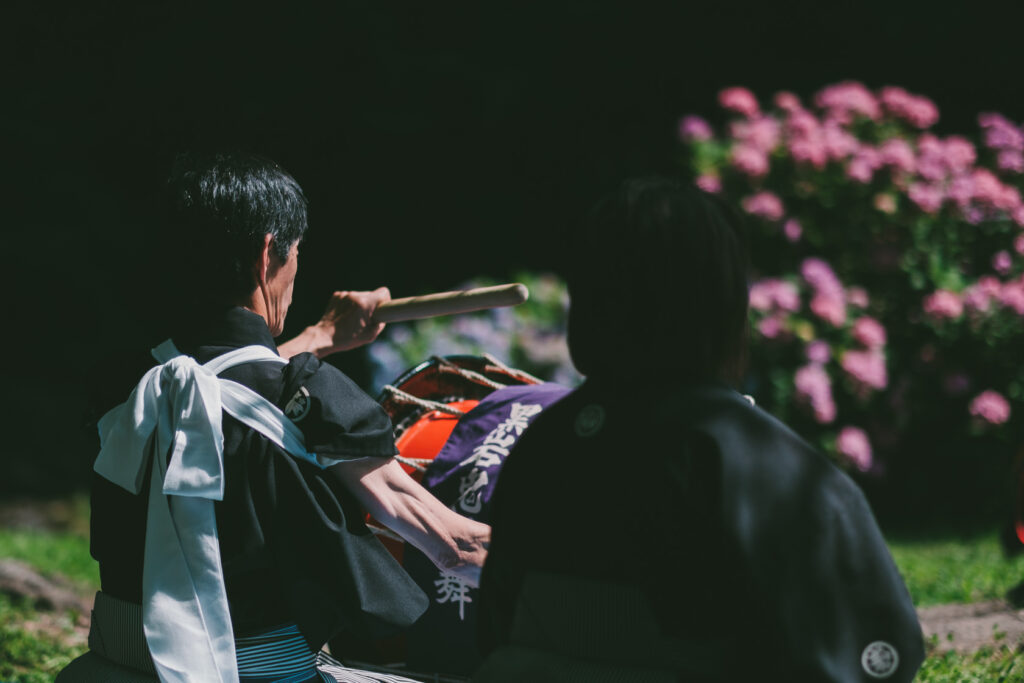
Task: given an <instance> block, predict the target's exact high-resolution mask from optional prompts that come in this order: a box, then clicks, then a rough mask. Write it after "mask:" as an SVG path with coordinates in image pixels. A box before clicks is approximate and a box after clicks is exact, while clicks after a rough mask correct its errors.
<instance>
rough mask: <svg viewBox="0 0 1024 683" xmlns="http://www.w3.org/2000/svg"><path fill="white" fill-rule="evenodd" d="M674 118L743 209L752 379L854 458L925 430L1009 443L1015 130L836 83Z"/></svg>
mask: <svg viewBox="0 0 1024 683" xmlns="http://www.w3.org/2000/svg"><path fill="white" fill-rule="evenodd" d="M719 104H720V105H721V107H722V109H723V110H724V116H723V117H722V118H723V120H724V125H723V126H721V127H720V129H719V130H718V131H716V130H715V129H714V128H713V127H712V126H711V125H710V124H709V123H708V122H707V121H706V120H705V119H703V118H700V117H697V116H686V117H684V118H682V119H681V121H680V123H679V135H680V138H681V140H682V143H683V145H684V149H685V151H686V156H685V158H686V163H687V164H689V165H690V166H691V170H692V171H693V172H694V175H695V177H696V183H697V185H698V186H699V187H701V188H702V189H704V190H705V191H707V192H711V193H717V194H721V195H724V196H725V197H726V198H728V199H729V200H730V201H731V202H732V203H734V204H735V205H737V206H738V207H740V209H741V210H742V211H743V212H745V213H746V214H748V215H749V218H750V220H749V223H750V234H751V260H752V264H753V267H754V279H753V281H752V284H751V290H750V302H751V327H752V344H751V347H752V358H751V369H752V371H751V376H750V378H749V380H748V381H749V385H750V386H749V390H750V391H751V392H752V393H753V394H754V395H755V396H756V397H757V398H758V399H759V400H760V401H761V402H762V403H763V404H766V407H768V409H769V410H772V411H773V412H775V413H776V414H778V415H780V416H781V417H782V418H783V419H785V420H787V421H789V422H791V423H794V425H795V426H796V427H797V429H798V431H800V432H801V433H802V434H804V435H806V436H809V437H811V438H812V439H813V440H817V441H818V444H819V445H820V446H821V447H822V448H824V449H825V450H826V451H828V452H830V453H832V454H834V455H835V456H836V457H837V458H838V459H840V460H841V461H843V462H845V463H847V464H848V465H849V466H850V467H852V468H856V469H858V470H862V471H869V470H874V471H876V472H877V471H881V470H882V468H883V465H884V462H883V461H884V460H885V458H884V457H882V458H880V457H879V455H881V454H882V453H886V454H892V453H896V452H898V451H900V450H901V449H904V450H905V449H906V448H907V447H908V444H910V443H912V442H913V439H914V438H915V433H919V432H920V431H921V430H928V429H931V430H940V431H942V430H945V431H946V432H949V433H956V434H959V435H963V436H968V437H969V436H971V435H981V434H983V433H987V434H988V435H989V436H990V437H992V436H995V437H998V438H1001V439H1004V440H1006V441H1008V442H1011V443H1015V444H1019V443H1020V441H1021V436H1022V434H1021V427H1020V423H1021V421H1022V420H1021V414H1022V413H1024V232H1022V227H1024V202H1022V200H1021V191H1020V188H1021V186H1022V179H1024V177H1022V173H1024V130H1022V128H1021V127H1020V126H1019V125H1017V124H1015V123H1013V122H1011V121H1009V120H1008V119H1007V118H1005V117H1004V116H1001V115H1000V114H995V113H984V114H980V115H979V116H978V124H979V127H980V130H979V131H978V134H976V135H974V136H973V137H966V136H962V135H947V136H943V135H938V134H936V133H935V132H933V131H932V128H933V126H934V125H935V124H936V123H937V121H938V120H939V111H938V108H937V107H936V106H935V104H934V103H933V102H932V101H931V100H929V99H927V98H926V97H922V96H920V95H915V94H911V93H909V92H907V91H906V90H903V89H901V88H897V87H884V88H881V89H880V90H877V91H872V90H869V89H868V88H867V87H865V86H864V85H862V84H860V83H855V82H845V83H839V84H836V85H832V86H829V87H826V88H824V89H823V90H821V91H820V92H818V93H816V94H815V95H814V97H813V98H812V100H811V101H810V102H803V101H801V100H800V98H798V97H797V96H796V95H794V94H793V93H789V92H779V93H776V94H775V96H774V98H773V100H772V103H771V106H770V107H763V106H762V105H763V103H762V102H760V101H759V100H758V99H757V98H756V97H755V96H754V94H753V93H751V92H750V91H749V90H747V89H745V88H740V87H734V88H727V89H725V90H723V91H721V92H720V93H719Z"/></svg>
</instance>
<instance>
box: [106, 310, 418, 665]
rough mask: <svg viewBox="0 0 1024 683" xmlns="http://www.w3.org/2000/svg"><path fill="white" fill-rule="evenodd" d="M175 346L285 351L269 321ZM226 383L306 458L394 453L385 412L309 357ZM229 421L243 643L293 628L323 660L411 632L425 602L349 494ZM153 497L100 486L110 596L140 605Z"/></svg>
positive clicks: (232, 375) (139, 366)
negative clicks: (285, 430)
mask: <svg viewBox="0 0 1024 683" xmlns="http://www.w3.org/2000/svg"><path fill="white" fill-rule="evenodd" d="M173 339H174V342H175V344H176V345H177V346H178V348H179V349H180V350H181V351H182V352H183V353H187V354H188V355H191V356H193V357H194V358H195V359H196V360H197V361H199V362H200V363H205V362H206V361H209V360H211V359H213V358H215V357H217V356H219V355H220V354H222V353H225V352H227V351H230V350H232V349H236V348H239V347H242V346H246V345H250V344H260V345H263V346H266V347H268V348H270V349H273V350H275V351H276V348H277V347H276V346H275V345H274V340H273V338H272V337H271V335H270V331H269V330H268V329H267V325H266V323H265V322H264V320H263V318H261V317H260V316H258V315H256V314H254V313H251V312H249V311H246V310H244V309H241V308H232V309H229V310H227V311H224V312H222V313H221V314H218V315H216V316H213V317H211V318H208V319H203V320H201V321H197V323H196V324H195V325H194V328H193V329H190V330H183V331H182V332H181V333H180V334H178V335H175V337H174V338H173ZM147 355H148V354H145V355H144V354H141V353H140V354H139V358H138V360H137V361H136V362H134V363H132V365H133V368H134V369H132V368H128V369H125V371H124V373H125V374H124V386H123V387H120V388H119V389H117V390H116V391H115V393H114V394H113V396H112V397H111V398H110V399H108V400H107V401H106V403H107V404H106V405H104V407H103V410H106V408H110V407H113V405H114V404H116V403H117V402H119V401H123V400H124V399H125V398H127V396H128V394H129V392H130V391H131V389H132V388H133V384H134V382H137V381H138V378H139V377H141V376H142V374H143V372H144V371H145V370H146V369H147V368H148V367H151V366H152V365H154V364H155V361H153V359H152V358H151V357H148V358H147ZM222 376H223V377H225V378H228V379H232V380H234V381H236V382H239V383H241V384H244V385H246V386H248V387H250V388H251V389H253V390H255V391H256V392H257V393H259V394H262V395H263V396H264V397H266V398H268V399H269V400H270V401H271V402H273V403H275V404H277V406H278V407H279V408H281V409H282V410H283V411H284V412H285V414H286V415H288V416H289V417H290V418H291V419H292V421H293V422H295V424H296V425H297V426H298V427H299V429H300V430H301V431H302V433H303V436H304V438H305V444H306V448H307V449H308V450H309V451H310V452H314V453H322V454H324V455H326V456H329V457H332V458H338V459H350V458H364V457H371V458H374V457H376V458H389V457H391V456H393V455H394V454H395V453H397V450H396V448H395V445H394V438H393V435H392V428H391V422H390V420H389V419H388V416H387V414H386V413H385V412H384V410H383V409H382V408H381V407H380V406H379V405H378V404H377V403H376V402H374V401H373V400H372V399H371V398H370V397H369V396H367V395H366V394H365V393H364V392H363V391H362V390H361V389H359V387H358V386H357V385H356V384H355V383H354V382H352V380H350V379H349V378H348V377H346V376H345V375H344V374H342V373H341V372H340V371H338V370H337V369H336V368H334V367H333V366H331V365H329V364H327V363H321V362H320V361H318V360H317V359H316V358H315V357H313V356H312V355H311V354H308V353H302V354H298V355H296V356H295V357H294V358H292V359H290V361H289V363H288V364H287V365H285V366H278V365H274V364H267V363H249V364H245V365H240V366H237V367H235V368H231V369H230V370H226V371H225V372H224V373H223V374H222ZM223 419H224V421H223V430H224V479H225V490H224V499H223V500H222V501H218V502H217V503H216V506H215V510H216V515H217V529H218V535H219V541H220V552H221V559H222V564H223V568H224V580H225V587H226V590H227V594H228V602H229V607H230V610H231V619H232V626H233V628H234V631H235V634H236V635H245V634H246V633H251V632H258V631H260V630H265V629H266V628H267V627H270V626H276V625H279V624H283V623H295V624H296V625H298V627H299V630H300V631H301V633H302V635H303V636H304V638H305V639H306V641H307V642H308V643H309V645H310V647H311V648H312V649H313V650H314V651H315V650H319V649H320V647H322V646H323V644H324V643H325V642H326V641H327V640H329V639H331V638H333V637H336V636H342V637H344V636H343V634H345V633H346V632H348V633H351V634H359V635H379V634H381V633H387V632H391V631H392V630H393V627H394V626H408V625H409V624H411V623H412V622H414V621H415V620H416V619H417V618H418V617H419V616H420V614H422V613H423V611H424V610H425V609H426V606H427V598H426V596H425V595H424V594H423V592H422V591H421V590H420V589H419V588H418V587H417V586H416V584H415V583H414V582H413V581H412V580H411V579H410V578H409V576H408V575H407V574H406V573H405V571H404V570H403V569H402V568H401V567H400V566H399V565H398V564H397V562H395V560H394V559H393V558H392V557H391V555H390V554H388V552H387V551H386V550H385V549H384V547H383V546H382V545H381V544H380V542H379V541H378V540H377V539H376V537H375V536H374V535H373V534H372V533H371V532H370V531H369V529H367V527H366V525H365V523H364V518H365V512H364V510H363V509H362V507H361V506H360V505H359V503H358V502H357V501H356V500H355V498H354V497H353V496H352V495H351V494H350V493H349V492H348V491H347V490H346V489H345V488H344V486H342V484H341V483H340V481H338V479H337V478H336V477H335V476H334V475H332V474H331V472H330V471H329V470H321V469H319V468H317V467H316V466H314V465H312V464H310V463H308V462H306V461H303V460H299V459H297V458H294V457H292V456H290V455H288V454H287V453H285V452H284V451H282V450H281V449H280V448H278V447H277V446H276V445H274V444H273V443H271V442H270V441H269V440H268V439H267V438H265V437H264V436H262V435H261V434H258V433H257V432H255V431H254V430H252V429H250V428H249V427H246V426H245V425H243V424H242V423H241V422H239V421H237V420H235V419H234V418H232V417H231V416H230V415H228V414H226V413H225V414H224V418H223ZM335 466H336V467H343V466H344V463H342V464H340V465H335ZM147 477H148V475H147ZM147 495H148V492H147V489H145V488H144V489H143V492H142V494H141V495H137V496H136V495H132V494H130V493H128V492H127V491H125V490H124V489H122V488H120V487H118V486H117V485H115V484H113V483H111V482H109V481H107V480H106V479H104V478H103V477H101V476H99V475H97V474H94V475H93V484H92V520H91V527H92V532H91V546H92V548H91V549H92V555H93V557H94V558H95V559H96V560H97V561H98V562H99V564H100V578H101V582H102V588H103V590H104V591H105V592H107V593H110V594H111V595H113V596H114V597H117V598H120V599H122V600H126V601H129V602H133V603H139V602H140V601H141V597H142V564H143V563H142V559H143V548H144V541H145V531H146V509H147V507H146V506H147Z"/></svg>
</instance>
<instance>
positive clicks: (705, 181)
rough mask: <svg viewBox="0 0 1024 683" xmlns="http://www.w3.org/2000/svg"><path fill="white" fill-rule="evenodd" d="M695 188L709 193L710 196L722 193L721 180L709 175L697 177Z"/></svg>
mask: <svg viewBox="0 0 1024 683" xmlns="http://www.w3.org/2000/svg"><path fill="white" fill-rule="evenodd" d="M696 182H697V187H699V188H700V189H702V190H704V191H705V192H710V193H711V194H718V193H719V192H721V191H722V179H721V178H719V177H718V176H717V175H714V174H711V173H704V174H702V175H699V176H697V181H696Z"/></svg>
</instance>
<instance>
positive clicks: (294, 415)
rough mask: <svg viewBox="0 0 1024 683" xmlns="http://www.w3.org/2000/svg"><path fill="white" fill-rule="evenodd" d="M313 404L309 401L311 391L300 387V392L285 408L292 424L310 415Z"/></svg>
mask: <svg viewBox="0 0 1024 683" xmlns="http://www.w3.org/2000/svg"><path fill="white" fill-rule="evenodd" d="M312 404H313V402H312V401H311V400H310V399H309V391H308V390H307V389H306V387H299V390H298V391H296V392H295V395H294V396H292V400H290V401H288V404H287V405H285V407H284V414H285V415H286V416H287V417H288V419H289V420H291V421H292V422H298V421H299V420H301V419H302V418H304V417H306V415H307V414H309V408H310V406H311V405H312Z"/></svg>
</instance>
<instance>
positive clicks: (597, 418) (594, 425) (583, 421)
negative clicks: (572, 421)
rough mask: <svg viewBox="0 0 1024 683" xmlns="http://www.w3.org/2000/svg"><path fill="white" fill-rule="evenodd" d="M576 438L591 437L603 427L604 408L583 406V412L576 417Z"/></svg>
mask: <svg viewBox="0 0 1024 683" xmlns="http://www.w3.org/2000/svg"><path fill="white" fill-rule="evenodd" d="M575 426H576V434H577V436H593V435H594V434H597V433H598V432H599V431H601V427H602V426H604V408H602V407H601V406H599V405H597V404H596V403H592V404H590V405H589V406H584V408H583V410H581V411H580V412H579V414H578V415H577V416H576V425H575Z"/></svg>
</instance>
